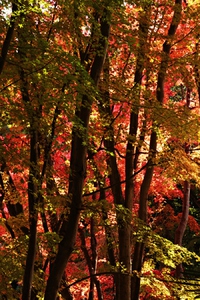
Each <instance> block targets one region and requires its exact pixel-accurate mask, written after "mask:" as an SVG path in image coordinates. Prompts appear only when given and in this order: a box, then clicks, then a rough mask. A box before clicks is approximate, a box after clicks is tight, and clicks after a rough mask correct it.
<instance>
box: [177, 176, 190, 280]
mask: <svg viewBox="0 0 200 300" xmlns="http://www.w3.org/2000/svg"><path fill="white" fill-rule="evenodd" d="M189 207H190V183H189V182H188V181H187V180H185V181H184V195H183V204H182V216H181V221H180V223H179V226H178V228H177V230H176V233H175V241H174V243H175V244H177V245H179V246H182V241H183V236H184V233H185V229H186V226H187V222H188V216H189ZM182 272H183V266H182V264H180V265H178V266H177V267H176V277H177V278H180V277H181V276H182Z"/></svg>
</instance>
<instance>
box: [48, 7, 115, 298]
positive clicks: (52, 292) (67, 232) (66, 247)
mask: <svg viewBox="0 0 200 300" xmlns="http://www.w3.org/2000/svg"><path fill="white" fill-rule="evenodd" d="M109 15H110V14H109V13H108V11H107V9H105V10H104V13H103V16H102V18H101V37H100V39H99V44H98V49H97V51H96V53H97V54H96V56H95V59H94V62H93V65H92V68H91V73H90V76H91V79H92V80H93V81H94V85H95V86H97V85H98V82H99V78H100V74H101V70H102V68H103V64H104V60H105V56H106V51H107V40H108V37H109V31H110V25H109V24H108V20H109ZM91 105H92V103H91V100H89V99H88V97H87V96H86V95H84V96H83V98H82V106H81V108H80V111H79V119H80V121H81V124H82V129H81V132H83V131H84V132H83V133H84V134H81V135H80V132H77V130H76V129H75V128H74V130H73V141H72V150H71V166H70V168H71V179H70V183H69V192H70V194H69V198H70V199H71V206H70V213H69V216H68V218H67V220H64V221H63V225H62V228H61V230H60V234H61V235H62V236H63V239H62V241H61V242H60V244H59V246H58V253H57V255H56V259H55V262H54V265H53V268H52V270H51V273H50V276H49V279H48V282H47V287H46V291H45V298H44V299H45V300H55V299H56V296H57V291H58V289H59V286H60V282H61V279H62V274H63V272H64V270H65V268H66V265H67V262H68V259H69V257H70V255H71V252H72V251H73V248H74V243H75V240H76V235H77V230H78V222H79V216H80V211H81V206H82V191H83V185H84V179H85V174H86V154H87V147H86V140H85V137H86V136H87V133H88V126H89V117H90V113H91Z"/></svg>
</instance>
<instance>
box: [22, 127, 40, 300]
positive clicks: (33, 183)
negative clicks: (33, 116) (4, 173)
mask: <svg viewBox="0 0 200 300" xmlns="http://www.w3.org/2000/svg"><path fill="white" fill-rule="evenodd" d="M38 171H39V170H38V134H37V130H34V129H33V130H31V137H30V170H29V182H28V201H29V224H30V233H29V243H28V253H27V257H26V266H25V271H24V278H23V289H22V300H29V299H31V288H32V281H33V274H34V262H35V255H36V242H37V218H38V213H37V208H36V205H37V203H38V187H37V184H38V179H39V177H38Z"/></svg>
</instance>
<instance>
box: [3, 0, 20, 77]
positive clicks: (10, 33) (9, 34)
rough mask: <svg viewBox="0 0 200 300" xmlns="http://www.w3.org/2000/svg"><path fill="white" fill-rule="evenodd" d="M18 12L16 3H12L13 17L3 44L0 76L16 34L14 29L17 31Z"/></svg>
mask: <svg viewBox="0 0 200 300" xmlns="http://www.w3.org/2000/svg"><path fill="white" fill-rule="evenodd" d="M16 12H17V5H16V3H12V15H11V18H10V25H9V28H8V31H7V33H6V37H5V40H4V42H3V46H2V49H1V55H0V74H1V73H2V71H3V68H4V64H5V62H6V57H7V54H8V50H9V47H10V43H11V40H12V37H13V33H14V29H15V18H16V16H15V14H16Z"/></svg>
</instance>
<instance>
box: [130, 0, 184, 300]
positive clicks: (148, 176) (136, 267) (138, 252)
mask: <svg viewBox="0 0 200 300" xmlns="http://www.w3.org/2000/svg"><path fill="white" fill-rule="evenodd" d="M181 9H182V0H175V6H174V15H173V18H172V22H171V24H170V27H169V30H168V37H167V39H166V41H165V42H164V44H163V52H162V58H161V63H160V69H159V72H158V80H157V89H156V96H157V101H158V103H160V104H161V105H162V104H163V101H164V82H165V77H166V72H167V68H168V61H169V54H170V50H171V42H172V39H173V37H174V35H175V33H176V30H177V27H178V25H179V22H180V19H181ZM156 140H157V134H156V132H155V131H153V132H152V134H151V142H150V157H149V160H148V164H149V166H148V167H147V170H146V173H145V176H144V179H143V183H142V186H141V190H140V208H139V218H140V219H141V220H142V221H144V222H146V218H147V196H148V190H149V187H150V183H151V180H152V176H153V166H152V163H153V161H152V158H154V157H155V155H156ZM151 155H153V157H151ZM143 252H144V245H143V243H136V246H135V250H134V255H133V272H134V271H136V273H133V277H132V287H131V289H132V296H131V299H132V300H138V299H139V290H140V277H139V274H138V273H137V272H140V271H141V268H142V258H143Z"/></svg>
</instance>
